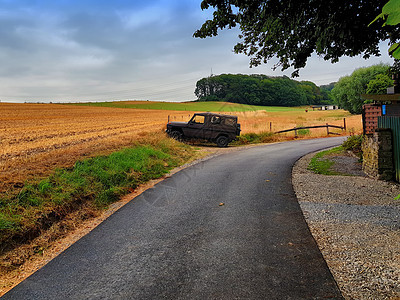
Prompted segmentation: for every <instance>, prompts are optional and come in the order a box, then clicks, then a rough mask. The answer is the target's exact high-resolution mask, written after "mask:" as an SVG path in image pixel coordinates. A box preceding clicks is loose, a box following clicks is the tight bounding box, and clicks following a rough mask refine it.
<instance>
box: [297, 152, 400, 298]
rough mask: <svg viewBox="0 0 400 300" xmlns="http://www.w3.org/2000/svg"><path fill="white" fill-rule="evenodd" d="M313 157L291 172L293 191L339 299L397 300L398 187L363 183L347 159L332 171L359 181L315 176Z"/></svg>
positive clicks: (399, 256) (399, 259)
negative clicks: (312, 167) (328, 270)
mask: <svg viewBox="0 0 400 300" xmlns="http://www.w3.org/2000/svg"><path fill="white" fill-rule="evenodd" d="M313 155H314V154H309V155H307V156H305V157H303V158H302V159H300V160H299V161H298V162H297V163H296V165H295V166H294V167H293V172H292V181H293V187H294V189H295V192H296V196H297V198H298V200H299V203H300V206H301V208H302V210H303V214H304V216H305V218H306V220H307V223H308V225H309V227H310V230H311V232H312V234H313V236H314V238H315V240H316V241H317V243H318V246H319V248H320V250H321V252H322V254H323V256H324V258H325V260H326V262H327V263H328V266H329V268H330V270H331V272H332V274H333V276H334V277H335V279H336V281H337V283H338V285H339V287H340V289H341V291H342V293H343V296H344V297H345V298H346V299H400V250H399V245H400V200H394V198H395V197H396V196H397V195H398V194H400V185H399V184H396V183H393V182H384V181H378V180H375V179H371V178H367V177H366V176H365V175H364V174H363V173H362V172H361V171H360V166H358V165H357V159H353V160H352V159H351V158H348V157H337V158H335V161H336V166H335V169H336V170H337V171H342V172H344V173H351V174H356V175H358V176H327V175H319V174H314V173H313V172H311V171H309V170H307V166H308V163H309V161H310V159H311V158H312V157H313Z"/></svg>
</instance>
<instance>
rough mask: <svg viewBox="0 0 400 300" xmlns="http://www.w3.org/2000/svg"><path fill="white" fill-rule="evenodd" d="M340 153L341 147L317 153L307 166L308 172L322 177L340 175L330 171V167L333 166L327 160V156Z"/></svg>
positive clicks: (331, 162)
mask: <svg viewBox="0 0 400 300" xmlns="http://www.w3.org/2000/svg"><path fill="white" fill-rule="evenodd" d="M342 152H343V147H342V146H339V147H335V148H332V149H329V150H325V151H321V152H318V153H317V154H315V155H314V157H313V158H312V159H311V161H310V164H309V165H308V170H311V171H313V172H314V173H317V174H323V175H341V173H339V172H336V171H332V170H331V167H332V165H333V164H334V162H333V161H332V160H330V159H329V155H332V154H338V153H342Z"/></svg>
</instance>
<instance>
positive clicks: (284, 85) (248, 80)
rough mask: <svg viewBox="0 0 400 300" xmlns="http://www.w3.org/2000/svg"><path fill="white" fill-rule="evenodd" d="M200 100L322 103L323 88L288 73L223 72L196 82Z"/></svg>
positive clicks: (283, 104)
mask: <svg viewBox="0 0 400 300" xmlns="http://www.w3.org/2000/svg"><path fill="white" fill-rule="evenodd" d="M195 95H196V96H197V97H198V99H199V100H200V101H226V102H233V103H243V104H250V105H267V106H268V105H277V106H299V105H307V104H319V103H320V101H321V99H322V97H321V91H320V89H319V88H318V87H317V86H316V85H315V84H314V83H313V82H310V81H301V82H298V81H295V80H292V79H290V78H289V77H287V76H281V77H268V76H266V75H261V74H254V75H243V74H221V75H217V76H211V77H207V78H202V79H200V80H199V81H197V83H196V90H195Z"/></svg>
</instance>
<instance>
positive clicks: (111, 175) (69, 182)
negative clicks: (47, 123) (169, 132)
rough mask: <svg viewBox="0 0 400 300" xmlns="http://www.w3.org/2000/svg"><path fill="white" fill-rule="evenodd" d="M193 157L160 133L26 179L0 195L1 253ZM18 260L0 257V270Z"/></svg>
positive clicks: (98, 208)
mask: <svg viewBox="0 0 400 300" xmlns="http://www.w3.org/2000/svg"><path fill="white" fill-rule="evenodd" d="M196 156H197V152H196V150H195V148H193V147H190V146H188V145H185V144H182V143H179V142H176V141H174V140H172V139H169V138H167V137H165V136H164V135H160V136H157V137H153V138H148V137H147V138H146V139H143V140H142V141H139V142H137V143H136V144H135V145H133V146H132V147H130V148H125V149H122V150H120V151H118V152H114V153H111V154H110V155H104V156H97V157H93V158H89V159H86V160H82V161H78V162H76V163H75V165H74V166H72V167H71V168H67V169H57V170H55V171H54V172H53V174H51V175H50V176H49V177H47V178H45V179H42V180H40V181H36V182H26V183H25V185H24V187H23V188H22V189H20V191H19V192H18V193H14V194H8V195H7V194H3V195H0V245H1V246H0V254H1V255H2V256H3V257H4V254H5V253H7V252H8V251H9V250H12V249H13V248H15V247H16V246H18V245H20V244H23V243H26V242H29V241H31V240H33V239H35V238H36V237H38V236H39V235H41V234H43V233H44V232H46V231H49V230H53V229H52V227H54V225H55V224H57V223H59V222H60V221H62V220H63V219H65V218H66V217H67V216H68V215H70V214H73V213H76V212H77V211H79V210H82V211H83V212H82V213H81V214H78V215H79V219H81V221H83V220H85V219H88V218H90V217H92V216H95V215H96V214H98V213H99V212H100V211H102V210H104V209H105V208H107V206H108V205H109V204H110V203H112V202H115V201H117V200H119V199H120V197H121V196H122V195H124V194H128V193H130V192H132V191H133V190H134V189H135V188H136V187H137V186H138V185H140V184H141V183H144V182H147V181H149V180H151V179H156V178H160V177H162V176H163V175H164V174H166V173H168V172H169V171H170V170H171V169H173V168H175V167H177V166H179V165H182V164H184V163H186V162H188V161H190V160H192V159H194V158H195V157H196ZM76 221H77V222H79V220H76ZM54 235H55V236H53V237H52V238H53V239H56V238H57V233H56V232H55V233H54ZM39 248H41V247H39ZM27 258H28V257H25V260H26V259H27ZM23 260H24V259H19V260H18V261H15V262H12V261H8V262H5V261H4V260H2V261H1V265H0V273H3V272H7V271H8V270H11V269H13V268H16V267H18V265H20V264H22V263H23Z"/></svg>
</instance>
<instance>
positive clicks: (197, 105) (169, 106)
mask: <svg viewBox="0 0 400 300" xmlns="http://www.w3.org/2000/svg"><path fill="white" fill-rule="evenodd" d="M71 105H80V106H99V107H118V108H137V109H159V110H175V111H213V112H218V111H221V112H230V111H241V112H243V111H256V110H266V111H268V112H281V111H296V110H303V109H304V108H300V107H278V106H256V105H247V104H237V103H228V102H153V101H114V102H88V103H71Z"/></svg>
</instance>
